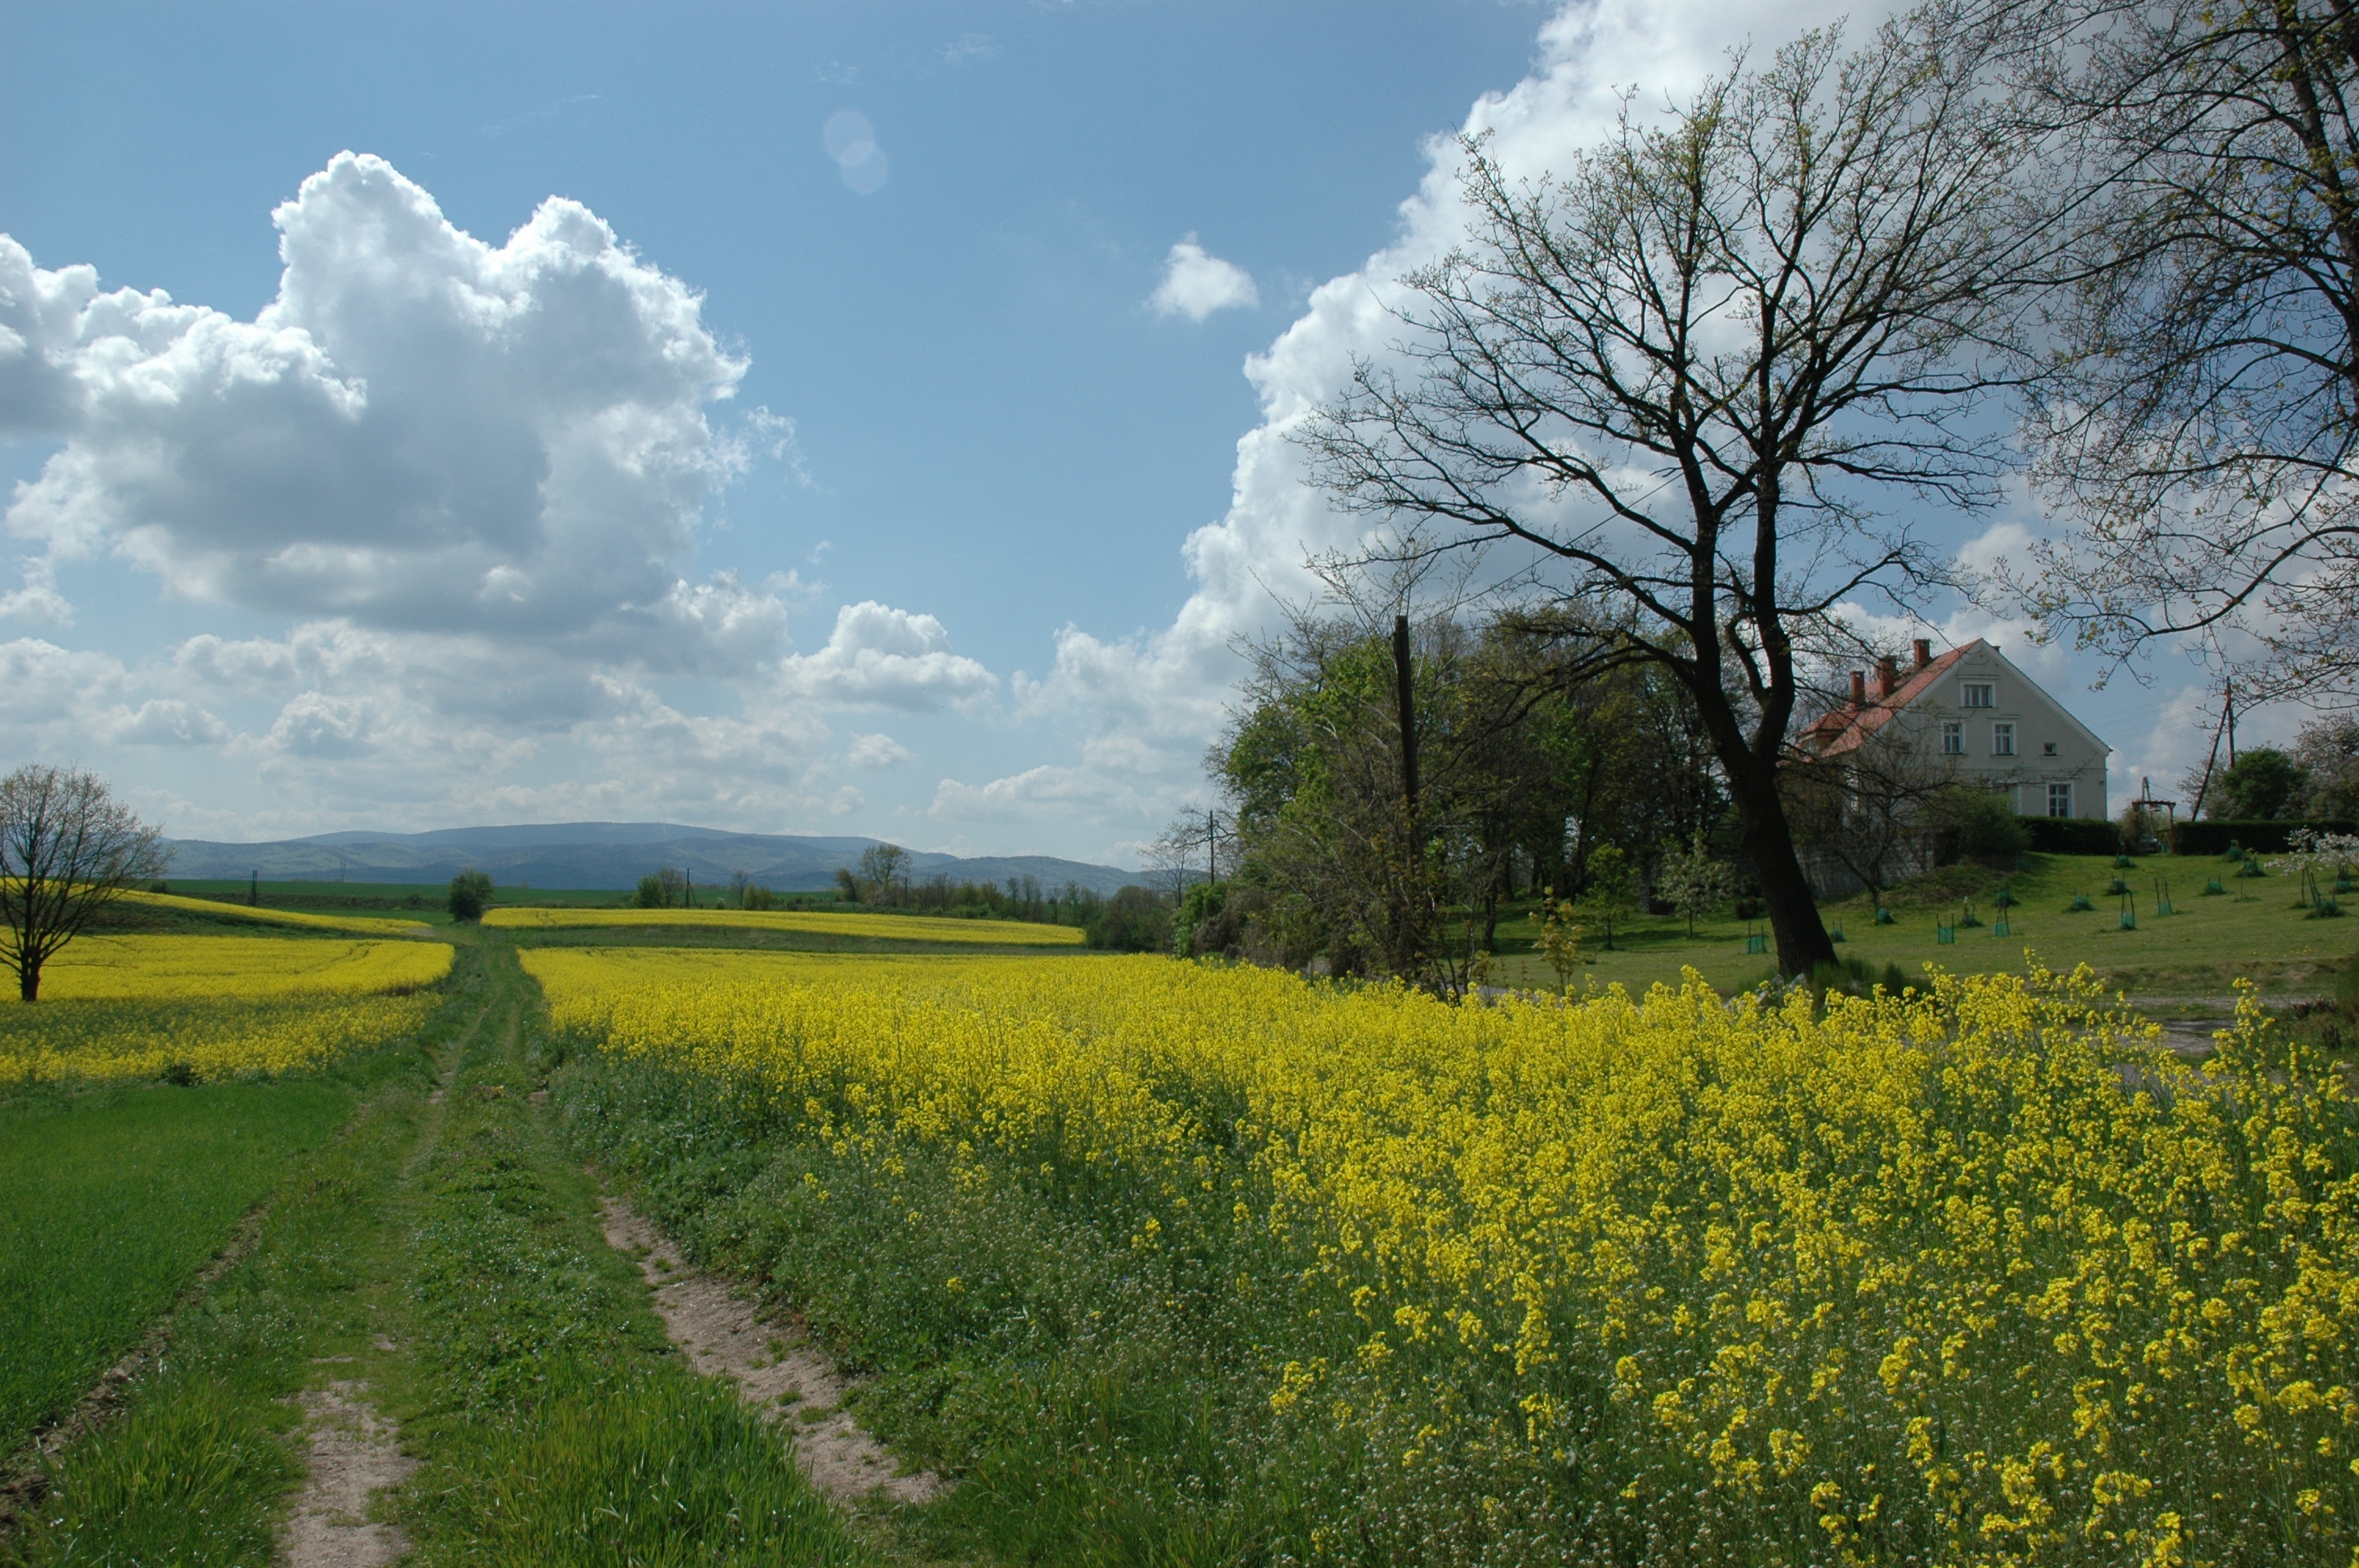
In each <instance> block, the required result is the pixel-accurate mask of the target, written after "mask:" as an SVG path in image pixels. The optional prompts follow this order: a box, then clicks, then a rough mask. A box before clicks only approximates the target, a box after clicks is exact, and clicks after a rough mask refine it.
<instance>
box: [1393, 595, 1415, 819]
mask: <svg viewBox="0 0 2359 1568" xmlns="http://www.w3.org/2000/svg"><path fill="white" fill-rule="evenodd" d="M1393 685H1394V688H1395V691H1394V696H1395V698H1396V700H1397V703H1398V705H1399V711H1400V753H1401V813H1402V816H1403V817H1404V818H1405V819H1406V820H1407V822H1408V837H1409V841H1410V849H1411V852H1412V853H1414V851H1415V849H1416V840H1417V683H1416V680H1415V678H1414V677H1413V676H1412V674H1411V672H1410V668H1409V658H1408V616H1406V615H1396V616H1394V617H1393Z"/></svg>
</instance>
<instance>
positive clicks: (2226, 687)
mask: <svg viewBox="0 0 2359 1568" xmlns="http://www.w3.org/2000/svg"><path fill="white" fill-rule="evenodd" d="M2220 689H2221V690H2222V691H2223V692H2224V693H2225V694H2226V697H2225V699H2224V700H2225V704H2226V706H2225V707H2224V708H2223V712H2224V713H2225V714H2226V716H2227V722H2228V765H2229V766H2230V767H2231V768H2233V767H2234V766H2235V765H2236V683H2235V682H2234V681H2233V680H2223V681H2222V682H2221V683H2220Z"/></svg>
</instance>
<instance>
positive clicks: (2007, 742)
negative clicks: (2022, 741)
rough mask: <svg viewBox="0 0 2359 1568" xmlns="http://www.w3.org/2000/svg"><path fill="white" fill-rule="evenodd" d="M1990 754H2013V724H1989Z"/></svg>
mask: <svg viewBox="0 0 2359 1568" xmlns="http://www.w3.org/2000/svg"><path fill="white" fill-rule="evenodd" d="M1991 755H1992V756H1994V757H2012V756H2014V755H2015V726H2014V725H2012V724H1994V725H1992V726H1991Z"/></svg>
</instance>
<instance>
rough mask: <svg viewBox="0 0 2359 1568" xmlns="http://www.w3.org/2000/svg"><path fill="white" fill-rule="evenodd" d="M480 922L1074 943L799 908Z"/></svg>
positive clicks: (547, 912) (995, 927) (1015, 928)
mask: <svg viewBox="0 0 2359 1568" xmlns="http://www.w3.org/2000/svg"><path fill="white" fill-rule="evenodd" d="M484 925H492V926H505V927H506V928H508V929H510V930H532V929H541V928H547V927H551V926H570V925H671V926H679V925H713V926H721V927H724V928H725V927H732V926H734V927H740V928H745V929H749V930H766V931H801V932H808V933H810V934H811V935H821V936H875V937H877V938H880V939H882V940H886V941H894V942H978V943H988V944H991V945H993V946H1016V947H1078V946H1081V944H1082V932H1081V930H1080V928H1079V927H1076V926H1071V925H1038V924H1035V923H1033V922H1031V921H1024V920H956V919H951V918H949V917H946V916H943V915H936V914H832V913H830V912H826V911H821V910H800V909H760V910H756V909H543V908H522V909H516V908H507V909H494V910H489V911H487V912H485V914H484Z"/></svg>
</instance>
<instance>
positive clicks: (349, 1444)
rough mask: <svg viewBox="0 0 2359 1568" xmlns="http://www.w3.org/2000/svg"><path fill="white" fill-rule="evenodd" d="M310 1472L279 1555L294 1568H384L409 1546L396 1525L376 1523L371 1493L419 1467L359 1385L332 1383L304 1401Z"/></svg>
mask: <svg viewBox="0 0 2359 1568" xmlns="http://www.w3.org/2000/svg"><path fill="white" fill-rule="evenodd" d="M301 1403H302V1406H303V1414H304V1417H305V1424H306V1425H307V1427H308V1428H309V1436H310V1440H309V1443H308V1444H307V1446H306V1449H305V1453H304V1464H305V1465H306V1467H307V1468H308V1469H309V1470H310V1478H309V1479H307V1480H306V1481H305V1482H304V1483H303V1490H302V1491H301V1492H300V1493H299V1494H298V1495H297V1497H296V1498H295V1511H294V1514H293V1515H292V1517H290V1518H289V1519H288V1522H287V1530H286V1534H285V1537H284V1538H283V1540H282V1541H281V1543H280V1555H281V1557H282V1558H283V1560H284V1561H285V1563H287V1568H380V1565H381V1564H384V1563H391V1562H393V1561H394V1560H395V1559H396V1558H398V1557H400V1556H401V1555H402V1554H403V1553H404V1552H408V1550H409V1540H408V1537H407V1536H405V1535H403V1534H402V1533H401V1531H400V1530H399V1529H397V1527H395V1526H393V1525H389V1524H375V1523H371V1522H370V1521H369V1519H368V1506H369V1499H370V1498H373V1497H375V1495H376V1494H377V1493H378V1492H381V1491H383V1490H385V1489H386V1487H397V1486H399V1485H400V1484H401V1483H402V1482H404V1481H406V1480H408V1478H409V1476H410V1473H411V1472H412V1471H414V1470H416V1469H417V1468H418V1461H416V1460H415V1459H412V1458H410V1457H408V1455H407V1454H403V1453H402V1452H401V1450H400V1448H399V1446H398V1445H397V1443H396V1441H395V1440H396V1436H397V1433H396V1432H395V1429H394V1425H393V1423H392V1422H389V1421H387V1420H386V1419H385V1418H384V1417H383V1416H380V1415H379V1414H377V1413H376V1411H375V1410H373V1409H371V1408H370V1407H369V1404H368V1401H367V1400H364V1399H363V1398H362V1397H361V1386H360V1385H359V1384H358V1383H331V1384H329V1385H328V1386H327V1387H326V1388H324V1389H315V1390H312V1391H311V1392H310V1393H307V1394H305V1395H304V1396H303V1397H302V1400H301Z"/></svg>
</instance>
